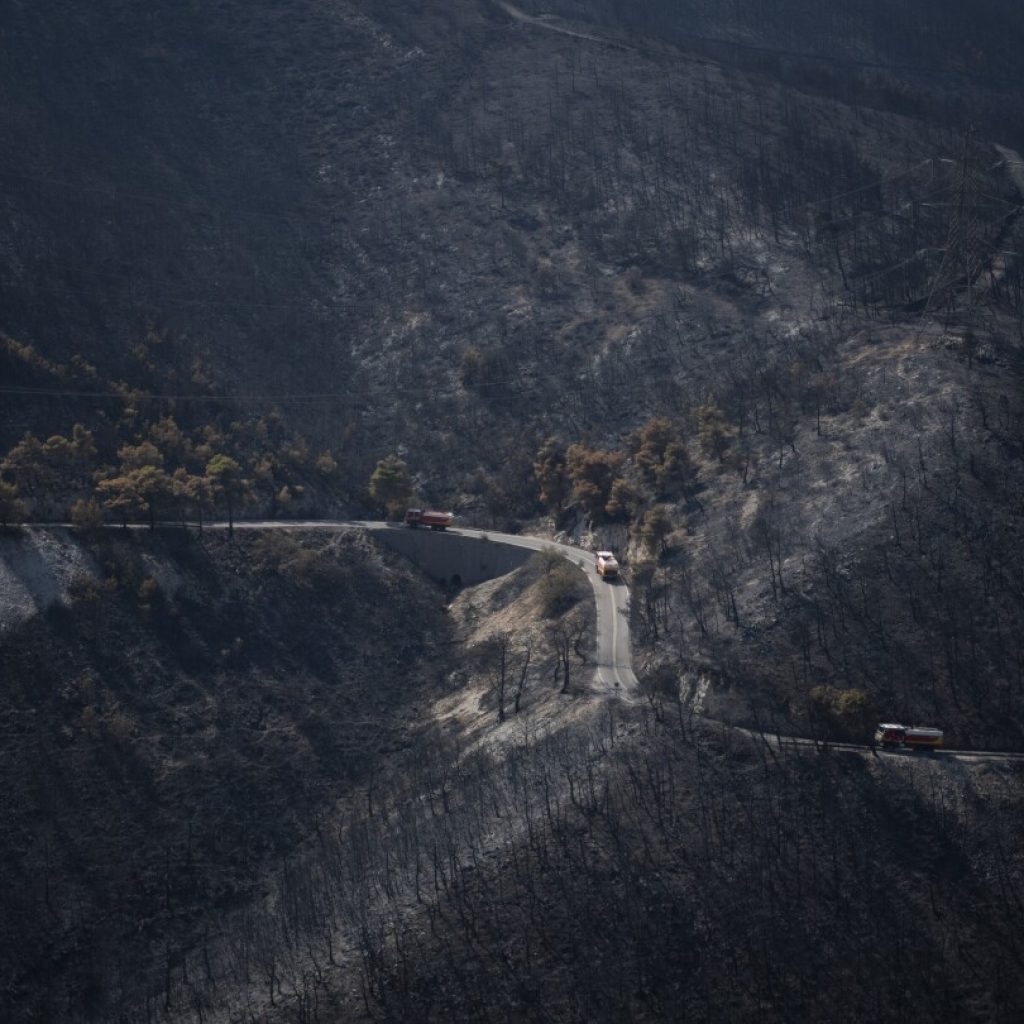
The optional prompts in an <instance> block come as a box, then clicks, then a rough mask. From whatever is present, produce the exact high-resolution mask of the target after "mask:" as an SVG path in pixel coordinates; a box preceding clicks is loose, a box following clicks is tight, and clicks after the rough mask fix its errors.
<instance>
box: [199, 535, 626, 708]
mask: <svg viewBox="0 0 1024 1024" xmlns="http://www.w3.org/2000/svg"><path fill="white" fill-rule="evenodd" d="M224 525H225V524H223V523H218V524H217V526H218V527H219V528H220V527H223V526H224ZM311 528H317V529H362V530H370V531H373V532H376V531H382V530H393V529H395V528H396V527H395V524H394V523H385V522H379V521H375V520H326V521H324V520H308V521H301V522H300V521H294V522H282V521H281V520H278V519H266V520H259V521H255V522H245V523H235V529H236V530H252V529H257V530H275V529H277V530H280V529H287V530H301V529H311ZM447 532H448V533H450V534H454V535H456V536H459V537H469V538H476V539H479V540H480V541H481V542H484V541H486V542H488V543H491V544H510V545H512V546H513V547H519V548H527V549H528V550H530V551H555V552H557V553H558V554H560V555H561V556H562V557H563V558H566V559H568V560H569V561H570V562H572V563H573V564H574V565H578V566H579V567H580V568H581V569H582V570H583V571H584V572H585V573H586V574H587V578H588V579H589V580H590V585H591V587H592V589H593V591H594V601H595V603H596V605H597V650H596V671H595V674H594V688H595V689H596V690H597V691H598V692H603V693H607V694H609V695H611V694H618V695H620V696H622V697H623V698H624V699H627V700H628V699H629V698H630V697H631V696H633V695H634V694H635V692H636V687H637V678H636V675H635V674H634V673H633V662H632V656H631V654H630V643H629V590H628V588H627V587H626V585H625V584H624V583H623V582H622V581H621V580H616V581H615V582H614V583H612V582H607V583H606V582H605V581H604V580H603V579H602V578H601V577H600V576H598V575H597V572H596V571H595V569H594V558H593V554H592V553H591V552H589V551H585V550H584V549H583V548H577V547H573V546H572V545H571V544H557V543H555V542H554V541H550V540H545V539H543V538H541V537H528V536H525V535H523V534H512V533H495V532H493V531H492V530H470V529H464V528H461V527H455V528H449V529H448V531H447Z"/></svg>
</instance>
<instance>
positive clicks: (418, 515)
mask: <svg viewBox="0 0 1024 1024" xmlns="http://www.w3.org/2000/svg"><path fill="white" fill-rule="evenodd" d="M454 518H455V515H454V513H452V512H438V511H436V510H435V509H424V508H411V509H409V510H408V511H407V512H406V513H405V525H406V526H429V527H430V528H431V529H432V530H444V529H447V528H448V527H449V526H451V525H452V520H453V519H454Z"/></svg>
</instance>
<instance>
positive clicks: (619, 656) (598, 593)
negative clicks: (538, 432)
mask: <svg viewBox="0 0 1024 1024" xmlns="http://www.w3.org/2000/svg"><path fill="white" fill-rule="evenodd" d="M38 525H40V526H43V525H58V524H38ZM61 525H66V524H61ZM206 525H207V527H208V528H211V529H227V523H221V522H218V523H208V524H206ZM111 528H112V529H114V528H116V529H120V527H111ZM132 528H133V529H139V530H143V529H148V526H145V525H142V524H133V527H132ZM394 528H395V526H394V524H389V523H384V522H379V521H372V520H340V519H332V520H322V519H310V520H291V521H282V520H280V519H266V520H256V521H248V522H242V523H235V529H236V530H295V531H298V530H310V529H316V530H331V529H344V530H351V529H364V530H388V529H394ZM449 532H450V533H454V534H458V535H460V536H463V537H479V538H481V539H482V538H484V537H487V538H488V539H489V540H490V542H491V543H497V544H512V545H515V546H516V547H522V548H528V549H530V550H531V551H544V550H552V551H556V552H558V554H560V555H562V556H563V557H564V558H567V559H569V561H571V562H572V563H573V564H574V565H581V566H582V568H583V570H584V572H586V574H587V578H588V579H589V580H590V585H591V587H592V588H593V591H594V600H595V602H596V604H597V668H596V671H595V676H594V686H595V688H596V689H597V690H598V692H601V693H607V694H608V695H609V696H612V695H615V696H619V697H621V698H622V699H624V700H627V701H628V700H631V699H635V698H636V696H637V693H636V690H637V678H636V675H635V674H634V672H633V666H632V656H631V653H630V642H629V616H628V610H629V591H628V589H627V587H626V585H625V584H624V583H623V582H622V581H621V580H620V581H616V582H615V583H606V582H605V581H604V580H603V579H601V577H600V576H598V575H597V572H596V571H595V569H594V558H593V553H592V552H590V551H586V550H584V549H583V548H577V547H573V546H572V545H571V544H556V543H554V542H553V541H549V540H544V539H543V538H540V537H528V536H524V535H522V534H511V533H495V532H494V531H492V530H468V529H450V530H449ZM705 720H706V721H712V720H710V719H705ZM718 724H719V725H721V727H722V728H723V729H728V730H729V731H730V732H738V733H744V734H745V735H747V736H749V737H751V738H753V739H755V740H761V741H763V742H765V743H767V744H768V745H769V746H770V747H771V748H772V749H774V750H783V749H785V748H787V747H788V748H790V749H795V750H799V749H806V748H813V749H817V750H825V749H828V750H830V751H850V752H856V753H859V754H863V753H865V752H867V751H868V750H869V749H870V748H869V747H866V746H863V745H857V744H854V743H820V742H818V741H815V740H811V739H806V738H804V737H800V736H782V735H779V734H777V733H763V734H762V733H758V732H754V731H752V730H750V729H743V728H740V727H737V726H729V725H727V724H726V723H724V722H720V723H718ZM875 753H876V754H877V755H878V756H879V757H885V758H893V757H915V758H922V757H923V758H938V759H941V760H945V761H960V762H964V763H975V764H980V763H984V762H990V763H991V762H998V763H1002V764H1011V763H1024V753H1012V752H1006V751H996V750H946V749H941V750H930V751H911V750H896V751H883V750H881V749H879V750H877V751H875Z"/></svg>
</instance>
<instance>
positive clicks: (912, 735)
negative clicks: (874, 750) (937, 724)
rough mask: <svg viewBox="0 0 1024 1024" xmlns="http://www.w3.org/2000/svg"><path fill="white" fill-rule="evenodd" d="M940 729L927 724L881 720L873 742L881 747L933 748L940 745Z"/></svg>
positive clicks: (941, 735)
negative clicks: (907, 723) (899, 723)
mask: <svg viewBox="0 0 1024 1024" xmlns="http://www.w3.org/2000/svg"><path fill="white" fill-rule="evenodd" d="M942 739H943V733H942V730H941V729H933V728H932V727H931V726H927V725H896V724H895V723H893V722H882V723H881V724H880V725H879V726H878V728H877V729H876V730H875V742H876V743H878V744H879V745H881V746H883V747H888V748H891V749H892V748H896V747H909V748H910V749H911V750H934V749H936V748H937V747H941V746H942Z"/></svg>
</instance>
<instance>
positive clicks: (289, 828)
mask: <svg viewBox="0 0 1024 1024" xmlns="http://www.w3.org/2000/svg"><path fill="white" fill-rule="evenodd" d="M0 551H2V557H3V560H4V564H5V566H7V567H8V568H9V569H10V570H12V571H13V573H14V575H15V576H16V577H17V578H18V579H19V580H20V581H21V582H22V583H23V584H24V588H23V590H22V593H23V594H24V595H28V594H35V596H36V598H37V599H38V601H39V602H40V603H41V607H39V608H38V609H37V610H33V609H32V607H31V605H30V604H29V603H28V602H27V601H25V600H22V601H21V602H17V601H11V602H10V603H9V602H8V600H7V599H8V597H9V595H10V593H11V591H10V590H8V589H7V588H6V587H5V601H4V605H5V608H4V612H5V617H6V618H7V621H6V622H5V628H4V631H3V634H2V644H0V678H3V679H4V681H5V686H4V690H3V695H2V706H0V730H2V735H3V743H2V753H0V777H2V778H3V780H4V814H3V822H2V835H3V842H2V846H3V849H4V874H5V878H6V879H7V884H6V885H5V886H4V890H3V897H2V900H3V910H2V913H0V919H2V921H3V925H2V928H0V977H2V979H3V982H2V992H3V995H2V997H0V1006H2V1015H3V1017H4V1019H6V1020H39V1021H43V1020H57V1019H70V1018H71V1017H72V1016H74V1015H81V1016H82V1017H83V1018H85V1019H110V1018H111V1017H112V1016H115V1015H116V1013H117V1006H118V1003H119V1002H120V1003H121V1004H122V1005H124V1006H129V1005H130V1006H132V1007H136V1006H138V1005H141V1004H144V1003H145V1002H146V996H147V993H148V992H150V991H151V990H152V989H153V988H154V987H155V986H157V985H158V979H159V978H161V977H162V976H163V973H164V972H165V971H166V972H169V971H172V970H174V969H175V964H180V962H181V959H182V957H183V955H184V954H185V952H186V951H192V950H197V949H201V948H202V947H203V944H204V942H205V941H207V940H208V939H209V937H210V936H211V935H214V934H218V933H219V932H220V931H221V930H222V929H223V928H225V927H229V925H228V922H229V921H231V920H234V919H235V917H237V916H238V915H242V914H244V912H245V910H246V908H247V907H248V906H249V905H250V904H251V903H252V901H253V900H254V899H258V898H259V897H261V895H262V894H263V893H264V892H265V891H266V886H267V885H268V884H269V879H270V878H271V874H272V870H275V869H276V867H277V866H278V865H280V863H281V862H282V860H283V861H285V862H287V860H288V858H289V857H291V856H293V855H294V854H295V853H296V851H298V850H300V849H301V848H302V846H303V844H304V843H307V842H308V841H309V838H310V837H311V836H315V835H316V833H317V831H318V830H319V829H320V828H321V827H327V826H326V825H325V824H324V823H325V822H326V821H328V820H329V819H330V818H331V816H332V815H333V814H334V813H335V808H336V807H337V805H338V803H339V801H344V800H345V799H346V798H347V797H348V796H349V795H350V794H351V792H352V789H353V787H354V786H356V785H357V784H359V783H363V782H365V780H367V779H372V777H373V774H374V772H376V771H378V770H379V769H380V765H381V763H382V762H383V761H385V760H386V759H387V757H388V755H389V752H391V751H394V750H396V749H399V748H401V747H402V746H404V745H406V744H408V743H409V742H410V738H411V737H412V736H414V735H415V734H416V732H417V731H418V730H419V729H420V728H422V723H418V722H417V719H416V717H415V715H413V714H411V713H410V708H411V707H413V706H415V705H416V704H417V703H418V702H420V701H423V700H426V699H432V698H434V697H436V696H437V695H438V694H440V693H442V692H444V691H443V689H439V688H438V687H439V682H438V681H439V679H440V680H443V679H444V675H445V665H446V659H447V655H446V651H447V650H448V649H449V647H448V645H447V644H446V643H445V640H446V637H447V634H448V625H447V622H446V619H445V616H444V614H443V610H442V600H441V595H440V594H439V593H438V592H437V591H436V590H435V589H434V588H433V587H432V586H431V585H429V584H427V583H425V582H424V581H423V580H421V579H420V578H418V577H417V576H416V575H415V574H414V572H413V571H412V569H411V567H406V566H404V565H403V564H402V563H401V562H398V561H395V560H394V558H393V557H391V556H385V555H384V554H382V553H381V552H379V551H378V550H377V549H376V548H375V547H374V546H373V545H372V543H370V542H369V541H367V540H366V539H365V538H364V537H362V536H361V535H359V534H323V535H320V536H304V537H303V538H302V539H301V540H295V539H292V538H290V537H285V536H283V535H282V536H278V535H269V536H266V537H257V536H245V537H239V538H237V539H236V540H235V541H229V540H228V538H227V537H226V535H219V534H218V535H210V536H207V537H206V538H205V539H203V540H202V541H201V542H198V543H197V542H196V541H195V540H186V539H181V538H179V537H176V536H175V535H174V534H172V533H168V534H166V535H164V536H159V537H158V538H156V539H154V538H152V537H149V536H145V537H143V536H141V535H139V536H135V535H132V534H128V535H126V536H124V537H121V536H113V535H106V536H104V537H102V538H100V539H98V540H96V541H93V542H90V543H88V544H84V545H83V544H82V543H81V542H80V541H78V540H76V539H75V538H74V537H73V536H71V535H66V534H65V535H61V534H48V533H32V534H28V535H26V536H23V537H21V538H11V537H5V538H2V539H0ZM11 589H12V590H13V588H11ZM62 594H63V598H62V597H61V595H62ZM26 613H27V614H26ZM396 621H400V622H402V630H401V631H400V632H397V633H396V631H395V630H394V628H393V623H394V622H396ZM119 977H120V979H121V980H120V981H118V980H117V979H118V978H119Z"/></svg>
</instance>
